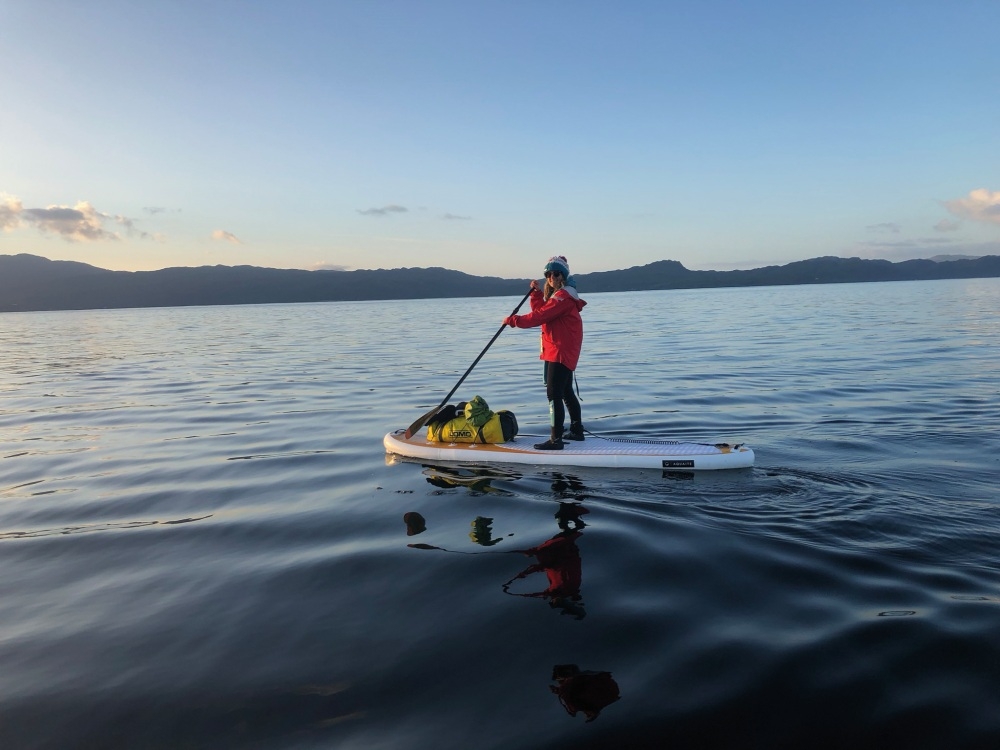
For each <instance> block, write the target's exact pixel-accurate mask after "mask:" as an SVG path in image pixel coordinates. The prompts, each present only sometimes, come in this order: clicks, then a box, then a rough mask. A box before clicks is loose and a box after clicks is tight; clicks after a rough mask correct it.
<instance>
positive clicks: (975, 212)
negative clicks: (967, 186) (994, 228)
mask: <svg viewBox="0 0 1000 750" xmlns="http://www.w3.org/2000/svg"><path fill="white" fill-rule="evenodd" d="M944 207H945V208H947V209H948V211H950V212H951V213H953V214H955V216H959V217H961V218H963V219H970V220H972V221H985V222H987V223H989V224H1000V191H994V190H987V189H986V188H979V189H978V190H972V191H970V192H969V194H968V195H967V196H966V197H964V198H956V199H955V200H950V201H945V202H944Z"/></svg>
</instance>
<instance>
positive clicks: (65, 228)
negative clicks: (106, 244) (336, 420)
mask: <svg viewBox="0 0 1000 750" xmlns="http://www.w3.org/2000/svg"><path fill="white" fill-rule="evenodd" d="M106 223H114V224H117V225H118V226H120V227H122V228H123V229H124V231H125V233H126V234H127V235H128V236H129V237H139V238H140V239H144V240H151V239H157V237H158V236H157V235H151V234H149V233H148V232H144V231H142V230H140V229H139V228H137V227H136V225H135V221H134V220H132V219H130V218H128V217H127V216H121V215H115V216H111V215H110V214H106V213H104V212H102V211H98V210H97V209H96V208H94V207H93V206H92V205H90V202H89V201H79V202H78V203H77V204H76V205H75V206H49V207H48V208H25V207H24V204H23V203H22V202H21V200H20V199H19V198H17V197H16V196H13V195H8V194H6V193H0V229H3V230H4V231H5V232H10V231H13V230H15V229H20V228H22V227H34V228H35V229H37V230H38V231H39V232H42V233H44V234H56V235H59V236H60V237H62V238H63V239H65V240H67V241H69V242H98V241H103V240H107V241H117V240H120V239H121V235H119V234H118V233H117V232H115V231H111V230H108V229H105V228H104V225H105V224H106Z"/></svg>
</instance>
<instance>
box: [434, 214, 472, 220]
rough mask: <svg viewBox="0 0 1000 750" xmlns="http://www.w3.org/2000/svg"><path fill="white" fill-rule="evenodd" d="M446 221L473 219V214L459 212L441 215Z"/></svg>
mask: <svg viewBox="0 0 1000 750" xmlns="http://www.w3.org/2000/svg"><path fill="white" fill-rule="evenodd" d="M441 218H442V219H444V220H445V221H471V220H472V217H471V216H459V215H458V214H445V215H444V216H442V217H441Z"/></svg>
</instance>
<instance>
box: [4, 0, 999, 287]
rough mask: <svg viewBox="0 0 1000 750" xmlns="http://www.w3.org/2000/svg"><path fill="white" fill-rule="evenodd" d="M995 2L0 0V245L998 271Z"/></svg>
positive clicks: (488, 266) (94, 259)
mask: <svg viewBox="0 0 1000 750" xmlns="http://www.w3.org/2000/svg"><path fill="white" fill-rule="evenodd" d="M997 29H1000V3H998V2H996V1H995V0H969V1H966V0H942V1H941V2H922V1H921V0H900V1H899V2H879V1H878V0H868V1H867V2H854V1H853V0H846V1H843V2H838V3H809V2H801V0H799V1H796V2H784V1H781V2H766V1H764V0H762V1H761V2H756V3H751V2H721V1H712V0H707V1H705V0H701V1H695V0H691V1H690V2H668V1H667V0H660V1H658V2H645V1H641V2H640V1H635V2H628V1H623V2H619V3H611V2H589V1H587V0H581V1H579V2H568V1H566V2H556V1H552V2H548V1H546V0H533V1H531V2H528V1H524V2H518V1H516V0H515V1H513V2H502V3H498V2H494V3H476V2H471V3H470V2H468V0H466V1H465V2H421V1H420V0H405V1H404V0H398V1H396V2H388V1H385V2H383V1H379V0H371V1H367V0H366V1H362V0H356V1H355V2H334V1H329V2H319V1H316V2H297V1H296V0H288V1H286V2H282V3H274V2H250V1H246V2H236V1H235V0H231V1H221V0H219V1H214V0H200V1H191V2H187V1H185V0H170V1H169V2H167V1H166V0H162V1H159V2H156V1H154V0H150V2H143V3H137V2H133V1H132V0H128V1H127V2H125V1H122V2H111V1H107V0H96V2H87V3H81V2H75V1H74V2H54V1H53V0H0V60H2V65H3V70H4V71H5V72H4V76H3V78H4V81H3V87H2V94H0V95H2V97H3V106H2V107H0V227H2V229H3V231H0V253H5V254H8V253H19V252H28V253H34V254H37V255H42V256H45V257H48V258H52V259H66V260H78V261H83V262H86V263H92V264H94V265H98V266H101V267H104V268H114V269H122V270H142V269H155V268H163V267H167V266H181V265H206V264H217V263H221V264H226V265H234V264H244V263H245V264H251V265H261V266H270V267H278V268H319V267H331V268H337V267H340V268H348V269H354V268H398V267H413V266H420V267H428V266H443V267H447V268H454V269H458V270H462V271H466V272H469V273H473V274H477V275H493V276H503V277H511V278H524V277H528V276H532V275H537V273H538V272H539V270H540V269H541V267H542V266H543V265H544V261H545V260H546V259H547V258H548V257H549V256H550V255H553V254H557V253H559V254H565V255H566V256H567V257H568V258H569V260H570V265H571V269H572V270H573V271H574V272H575V273H586V272H590V271H598V270H609V269H616V268H626V267H630V266H635V265H642V264H645V263H649V262H652V261H655V260H662V259H672V260H679V261H681V262H682V263H683V264H684V265H686V266H687V267H688V268H693V269H705V268H715V269H720V270H725V269H731V268H749V267H758V266H762V265H769V264H775V263H787V262H790V261H793V260H801V259H804V258H810V257H816V256H820V255H838V256H845V257H850V256H860V257H866V258H875V257H880V258H888V259H890V260H902V259H905V258H912V257H931V256H933V255H939V254H973V255H981V254H986V253H992V254H1000V96H998V94H997V92H1000V66H998V65H997V63H996V59H997V58H996V48H997Z"/></svg>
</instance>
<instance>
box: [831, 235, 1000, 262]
mask: <svg viewBox="0 0 1000 750" xmlns="http://www.w3.org/2000/svg"><path fill="white" fill-rule="evenodd" d="M942 253H947V254H949V255H968V256H970V257H974V258H978V257H981V256H983V255H997V254H1000V242H979V243H974V242H960V241H956V240H955V239H954V238H952V237H921V238H917V239H911V240H898V241H892V242H890V241H870V242H859V243H857V244H856V245H855V246H854V248H853V249H852V250H851V251H850V254H851V255H857V256H859V257H861V258H882V259H885V260H891V261H894V262H898V261H901V260H912V259H914V258H931V257H934V256H936V255H941V254H942Z"/></svg>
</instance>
